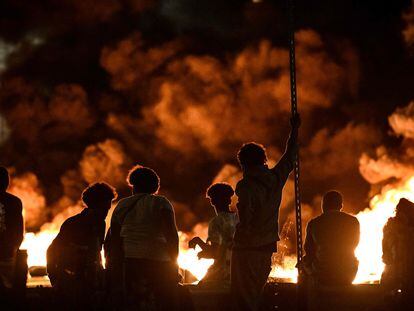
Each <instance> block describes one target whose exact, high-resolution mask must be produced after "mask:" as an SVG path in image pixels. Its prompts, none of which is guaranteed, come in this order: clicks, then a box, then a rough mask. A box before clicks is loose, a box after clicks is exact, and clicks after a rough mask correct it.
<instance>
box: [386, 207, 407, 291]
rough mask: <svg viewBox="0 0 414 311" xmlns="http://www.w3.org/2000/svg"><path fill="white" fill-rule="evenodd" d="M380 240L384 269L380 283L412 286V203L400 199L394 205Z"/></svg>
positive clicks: (403, 286) (394, 287)
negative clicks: (394, 208) (394, 207)
mask: <svg viewBox="0 0 414 311" xmlns="http://www.w3.org/2000/svg"><path fill="white" fill-rule="evenodd" d="M383 231H384V238H383V240H382V261H383V262H384V263H385V269H384V272H383V274H382V277H381V284H383V285H385V286H386V287H388V288H389V289H405V290H404V292H406V291H407V289H408V290H410V291H411V292H412V289H413V288H414V282H413V280H414V268H413V267H414V250H413V247H412V243H413V240H414V203H412V202H410V201H408V200H407V199H401V200H400V201H399V203H398V205H397V207H396V214H395V217H391V218H390V219H388V221H387V223H386V224H385V226H384V229H383Z"/></svg>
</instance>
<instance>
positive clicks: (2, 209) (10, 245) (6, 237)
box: [0, 192, 24, 296]
mask: <svg viewBox="0 0 414 311" xmlns="http://www.w3.org/2000/svg"><path fill="white" fill-rule="evenodd" d="M22 210H23V207H22V201H20V199H19V198H17V197H15V196H14V195H12V194H10V193H7V192H0V296H2V295H3V294H2V293H3V292H4V291H6V290H9V289H11V288H12V287H13V283H14V279H15V266H16V255H17V251H18V249H19V247H20V244H21V243H22V241H23V230H24V228H23V215H22Z"/></svg>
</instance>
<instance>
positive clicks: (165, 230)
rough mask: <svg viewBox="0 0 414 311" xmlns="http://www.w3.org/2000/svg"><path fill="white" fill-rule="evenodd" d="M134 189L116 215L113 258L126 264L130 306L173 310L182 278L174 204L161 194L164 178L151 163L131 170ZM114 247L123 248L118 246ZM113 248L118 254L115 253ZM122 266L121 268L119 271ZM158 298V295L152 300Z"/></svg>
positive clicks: (127, 292)
mask: <svg viewBox="0 0 414 311" xmlns="http://www.w3.org/2000/svg"><path fill="white" fill-rule="evenodd" d="M128 184H129V185H130V186H131V188H132V191H133V195H132V196H130V197H128V198H126V199H123V200H121V201H120V202H119V203H118V205H117V207H116V208H115V210H114V212H113V214H112V219H111V229H110V230H111V235H113V236H112V237H111V238H110V240H112V241H113V242H110V243H109V247H108V251H109V257H108V258H109V259H110V261H113V262H115V261H117V262H118V263H121V264H120V266H118V267H117V268H116V269H115V270H114V271H115V272H114V274H115V275H114V276H113V277H112V279H118V280H119V279H120V278H119V275H116V274H118V273H119V271H120V270H122V269H123V270H124V273H123V275H124V280H121V282H123V283H124V284H125V286H124V288H125V297H126V304H127V307H128V308H131V309H135V308H138V306H139V308H143V309H146V308H148V309H151V308H154V309H155V310H167V309H171V310H173V309H174V308H175V295H176V290H177V283H178V265H177V257H178V232H177V227H176V224H175V215H174V209H173V207H172V205H171V203H170V202H169V201H168V200H167V199H166V198H165V197H163V196H160V195H157V194H156V193H158V190H159V187H160V180H159V177H158V175H157V174H156V173H155V172H154V171H153V170H152V169H150V168H147V167H141V166H135V167H133V168H132V169H131V171H130V172H129V175H128ZM111 248H112V249H120V250H119V251H118V252H113V251H111ZM111 253H113V254H114V256H115V253H118V255H116V256H117V257H118V259H111V255H110V254H111ZM117 271H118V272H117ZM151 298H152V300H151Z"/></svg>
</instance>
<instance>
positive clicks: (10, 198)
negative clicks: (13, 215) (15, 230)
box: [5, 192, 23, 209]
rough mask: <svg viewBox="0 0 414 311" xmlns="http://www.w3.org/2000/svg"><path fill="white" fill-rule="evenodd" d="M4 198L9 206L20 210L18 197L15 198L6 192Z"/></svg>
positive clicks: (20, 201) (20, 204)
mask: <svg viewBox="0 0 414 311" xmlns="http://www.w3.org/2000/svg"><path fill="white" fill-rule="evenodd" d="M5 198H6V200H8V201H9V204H10V206H14V207H15V208H20V209H22V206H23V204H22V200H20V199H19V198H18V197H16V196H15V195H13V194H11V193H8V192H6V193H5Z"/></svg>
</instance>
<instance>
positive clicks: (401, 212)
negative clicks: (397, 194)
mask: <svg viewBox="0 0 414 311" xmlns="http://www.w3.org/2000/svg"><path fill="white" fill-rule="evenodd" d="M395 214H396V216H397V217H398V218H401V217H408V218H412V217H413V216H414V203H413V202H411V201H409V200H407V199H405V198H402V199H400V201H399V202H398V204H397V207H396V208H395Z"/></svg>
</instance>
